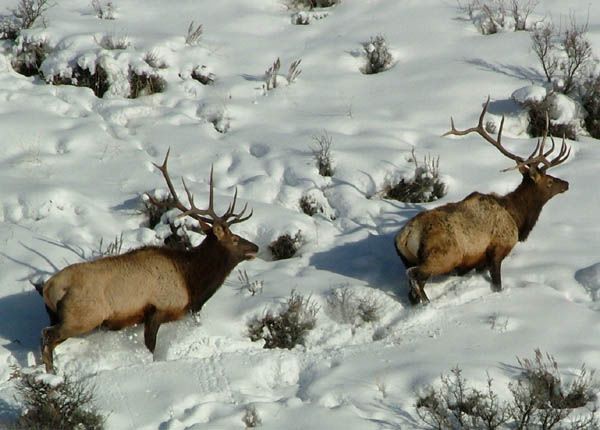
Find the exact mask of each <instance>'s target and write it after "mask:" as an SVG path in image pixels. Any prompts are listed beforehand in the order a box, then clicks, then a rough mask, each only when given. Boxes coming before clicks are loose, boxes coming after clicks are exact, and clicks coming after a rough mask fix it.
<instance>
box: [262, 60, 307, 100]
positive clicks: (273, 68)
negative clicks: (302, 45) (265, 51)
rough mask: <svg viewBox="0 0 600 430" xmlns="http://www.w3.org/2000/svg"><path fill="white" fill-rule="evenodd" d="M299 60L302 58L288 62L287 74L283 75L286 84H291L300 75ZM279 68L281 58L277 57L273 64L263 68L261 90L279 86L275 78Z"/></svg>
mask: <svg viewBox="0 0 600 430" xmlns="http://www.w3.org/2000/svg"><path fill="white" fill-rule="evenodd" d="M301 62H302V59H298V60H295V61H293V62H292V64H290V67H289V69H288V72H287V75H286V76H285V78H286V80H287V83H288V85H291V84H293V83H294V82H295V81H296V79H297V78H298V76H300V73H302V70H300V67H299V66H300V63H301ZM279 69H281V60H280V59H279V57H278V58H277V60H275V61H274V62H273V64H272V65H270V66H269V68H268V69H267V70H265V74H264V76H263V81H264V84H263V90H264V91H265V92H266V91H270V90H272V89H275V88H277V87H278V86H279V81H278V80H277V78H278V75H279Z"/></svg>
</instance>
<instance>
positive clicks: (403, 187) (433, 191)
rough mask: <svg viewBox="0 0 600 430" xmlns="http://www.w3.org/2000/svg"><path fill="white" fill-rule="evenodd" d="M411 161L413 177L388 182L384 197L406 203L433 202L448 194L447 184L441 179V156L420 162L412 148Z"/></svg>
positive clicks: (427, 158) (426, 158)
mask: <svg viewBox="0 0 600 430" xmlns="http://www.w3.org/2000/svg"><path fill="white" fill-rule="evenodd" d="M411 161H412V162H413V163H414V164H415V171H414V174H413V176H412V177H411V178H402V179H400V181H399V182H397V183H395V184H394V183H388V184H387V185H386V186H385V187H384V190H383V193H384V197H385V198H388V199H393V200H398V201H401V202H406V203H424V202H433V201H435V200H437V199H440V198H442V197H444V196H445V195H446V184H444V182H443V181H442V180H441V179H440V169H439V164H440V159H439V157H437V158H433V157H430V156H428V157H424V159H423V164H419V162H418V161H417V157H416V155H415V152H414V149H413V150H412V158H411Z"/></svg>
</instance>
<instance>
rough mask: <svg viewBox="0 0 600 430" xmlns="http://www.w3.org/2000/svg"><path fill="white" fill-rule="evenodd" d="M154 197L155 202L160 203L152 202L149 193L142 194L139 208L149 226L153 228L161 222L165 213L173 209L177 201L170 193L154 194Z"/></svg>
mask: <svg viewBox="0 0 600 430" xmlns="http://www.w3.org/2000/svg"><path fill="white" fill-rule="evenodd" d="M152 199H153V200H154V201H155V202H158V204H154V203H152V202H151V201H150V198H149V197H148V193H144V194H143V195H142V199H141V200H142V201H141V207H140V209H139V212H140V213H141V214H143V215H144V216H145V217H146V219H147V226H148V228H151V229H153V228H154V227H156V226H157V225H158V224H160V222H161V220H162V217H163V215H164V214H165V213H167V211H169V210H170V209H172V208H173V207H174V203H175V201H174V200H173V197H172V196H170V195H168V196H167V195H162V196H157V195H154V196H152Z"/></svg>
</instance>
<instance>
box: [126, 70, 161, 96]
mask: <svg viewBox="0 0 600 430" xmlns="http://www.w3.org/2000/svg"><path fill="white" fill-rule="evenodd" d="M129 87H130V92H129V98H130V99H135V98H138V97H141V96H149V95H151V94H155V93H162V92H163V91H164V90H165V88H166V87H167V81H165V80H164V79H163V78H162V77H161V76H159V75H157V74H155V73H148V72H136V71H135V70H133V68H130V69H129Z"/></svg>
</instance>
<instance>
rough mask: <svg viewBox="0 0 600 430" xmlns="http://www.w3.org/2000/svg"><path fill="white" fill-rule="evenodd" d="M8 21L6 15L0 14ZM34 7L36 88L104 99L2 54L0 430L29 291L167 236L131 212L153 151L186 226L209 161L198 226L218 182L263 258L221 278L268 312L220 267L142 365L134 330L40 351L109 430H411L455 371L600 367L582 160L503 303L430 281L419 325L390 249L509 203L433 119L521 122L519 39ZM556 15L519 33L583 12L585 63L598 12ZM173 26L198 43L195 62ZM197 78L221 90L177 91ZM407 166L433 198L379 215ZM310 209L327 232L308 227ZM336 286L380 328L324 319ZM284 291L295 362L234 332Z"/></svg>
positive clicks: (500, 180) (372, 25) (278, 7)
mask: <svg viewBox="0 0 600 430" xmlns="http://www.w3.org/2000/svg"><path fill="white" fill-rule="evenodd" d="M15 3H16V2H15V1H8V0H2V1H0V10H7V8H9V7H14V4H15ZM52 3H53V6H52V7H51V8H50V9H49V10H48V12H47V14H46V15H47V25H46V27H41V26H37V27H34V28H33V29H31V30H28V31H27V32H26V34H25V36H26V37H30V38H32V40H40V39H44V40H46V41H47V42H48V43H49V44H50V46H51V47H52V48H54V49H55V50H54V53H53V54H52V55H51V57H50V58H49V59H48V63H47V64H45V65H44V70H45V71H46V72H47V73H58V74H60V73H66V72H67V71H68V68H69V67H73V66H74V65H75V63H74V61H77V64H79V65H80V66H82V67H83V66H84V65H89V66H90V67H93V65H95V64H102V65H104V67H106V68H107V71H108V72H109V74H110V77H111V81H112V82H113V86H112V87H111V89H110V90H109V91H108V93H107V94H106V95H105V96H104V97H103V98H97V97H96V96H94V94H93V93H92V91H91V90H90V89H86V88H77V87H73V86H52V85H48V84H46V83H45V82H43V80H41V79H39V78H33V77H25V76H22V75H19V74H17V73H15V72H14V71H13V70H12V68H11V66H10V61H11V58H12V56H13V50H12V47H11V45H10V44H9V43H8V42H2V44H1V45H0V46H1V47H2V52H1V55H0V129H1V130H2V143H1V144H0V427H1V426H2V424H1V423H2V422H8V421H10V420H11V419H14V418H15V416H16V414H18V412H19V404H18V402H17V401H16V400H15V397H14V394H15V389H14V381H11V380H10V379H9V376H10V373H11V366H18V367H23V368H31V367H35V366H39V364H38V363H39V361H40V359H39V351H38V347H39V337H40V331H41V330H42V329H43V328H44V327H45V326H47V324H48V320H47V315H46V313H45V310H44V306H43V302H42V300H41V298H40V297H39V296H38V294H37V293H36V292H35V290H34V289H33V287H32V286H31V284H30V283H29V279H31V278H33V277H39V276H46V277H47V276H49V275H51V274H52V273H54V272H56V271H57V270H60V269H61V268H63V267H65V266H67V265H68V264H72V263H76V262H80V261H83V260H86V259H89V258H92V257H93V256H94V255H95V251H97V250H98V244H99V242H100V240H101V239H103V240H104V243H105V244H106V243H108V242H111V241H112V240H113V238H115V237H117V236H119V235H121V234H122V235H123V242H124V244H123V249H129V248H135V247H140V246H143V245H148V244H157V243H158V242H159V240H160V237H161V232H160V231H154V230H150V229H148V228H146V227H145V226H144V217H143V216H142V215H141V214H140V213H139V212H138V209H139V207H140V204H141V195H142V193H144V192H147V191H153V190H159V191H157V192H159V193H160V192H164V190H165V185H164V183H163V180H162V178H161V176H160V174H159V173H158V172H157V171H156V169H155V168H154V167H153V165H152V163H153V162H158V163H160V162H161V160H162V158H163V157H164V154H165V153H166V151H167V149H168V148H171V158H170V165H169V168H170V172H171V174H172V176H173V177H174V178H175V177H177V183H178V184H179V183H180V182H179V179H178V178H179V177H182V178H185V180H186V183H187V184H188V186H189V187H190V190H191V191H192V192H193V193H194V195H195V200H196V203H197V204H198V205H200V204H202V203H203V202H206V201H207V197H208V176H209V171H210V167H211V165H213V166H214V177H215V202H216V206H218V208H220V209H221V210H224V209H225V208H226V207H227V205H228V203H229V202H230V200H231V198H232V196H233V193H234V190H235V188H236V187H237V189H238V194H239V200H240V202H241V203H242V204H245V203H246V202H247V203H248V205H249V207H251V208H253V210H254V215H253V216H252V218H251V219H250V220H248V221H246V222H244V223H241V224H236V225H235V226H234V227H233V230H234V231H235V233H237V234H240V235H241V236H243V237H245V238H247V239H249V240H251V241H253V242H255V243H256V244H257V245H259V246H260V248H261V251H260V253H259V256H258V258H257V259H256V260H253V261H249V262H245V263H243V264H241V265H240V266H238V269H242V270H245V271H246V272H247V274H248V277H249V279H250V280H253V281H262V282H263V291H262V294H257V295H254V296H250V295H249V294H247V293H244V292H241V291H240V282H238V277H237V272H236V271H234V272H233V273H232V274H231V275H230V276H229V278H228V280H227V281H226V282H225V284H224V285H223V286H222V288H221V289H220V290H219V291H218V292H217V293H216V294H215V295H214V296H213V298H211V299H210V300H209V301H208V302H207V304H206V305H205V306H204V308H203V309H202V311H201V313H200V315H199V318H197V319H194V318H192V317H186V318H185V319H183V320H181V321H178V322H172V323H167V324H164V325H163V326H162V327H161V328H160V331H159V333H158V343H157V348H156V351H155V353H154V355H152V354H150V353H149V352H148V351H147V350H146V348H145V346H144V344H143V329H142V327H133V328H129V329H125V330H122V331H116V332H115V331H113V332H111V331H104V330H97V331H94V332H92V333H90V334H88V335H85V336H81V337H76V338H71V339H68V340H67V341H66V342H64V343H63V344H61V345H60V346H58V347H57V349H56V351H55V357H56V358H55V364H56V366H57V369H58V373H59V374H68V375H71V376H74V377H76V378H78V379H82V380H85V381H86V382H89V383H91V384H92V385H94V386H95V387H96V397H97V401H96V404H97V407H98V409H99V410H100V411H101V412H102V413H103V414H105V415H106V416H107V421H106V427H107V428H108V429H157V428H159V429H169V430H175V429H177V430H179V429H190V430H191V429H200V428H202V429H204V428H215V429H236V428H243V423H242V416H243V415H244V411H245V410H246V409H247V408H248V407H249V406H254V407H255V408H256V410H257V413H258V414H259V416H260V418H261V420H262V427H261V428H265V429H283V428H285V429H296V428H297V429H307V428H315V429H316V428H327V429H345V430H350V429H361V430H364V429H383V428H402V429H413V428H421V427H420V424H419V421H418V419H417V416H416V413H415V410H414V403H415V393H416V392H417V391H418V390H419V389H420V388H422V387H423V386H424V385H426V384H431V383H435V382H436V381H437V380H438V378H439V375H440V374H441V373H444V372H448V371H449V369H450V368H451V367H453V366H455V365H459V366H460V367H461V368H462V369H463V371H464V375H465V376H466V377H467V378H469V379H470V380H471V381H473V382H475V383H478V384H483V383H485V380H486V372H489V374H490V376H492V377H493V378H494V380H495V383H496V384H498V385H497V386H498V387H500V386H501V385H502V384H505V383H506V382H507V381H509V380H511V378H512V377H513V376H514V372H515V370H514V368H513V367H512V365H514V364H515V363H516V361H515V357H516V356H519V357H531V356H532V354H533V350H534V348H540V349H542V350H543V351H547V352H549V353H551V354H553V355H554V356H555V357H556V359H557V361H558V362H559V364H560V365H561V368H562V369H564V370H565V371H569V370H576V369H577V368H578V367H579V366H580V364H581V363H583V362H585V363H586V364H587V367H588V368H596V369H600V349H599V348H598V339H600V306H598V301H597V300H598V297H599V291H600V269H599V267H600V227H599V225H600V224H599V220H600V216H599V215H600V209H599V208H600V187H598V165H599V163H600V143H599V142H598V141H596V140H594V139H591V138H588V137H585V136H584V137H581V139H580V140H579V141H569V142H568V144H569V145H570V146H571V148H572V151H571V154H572V155H571V157H570V158H569V160H568V161H567V162H566V163H564V164H563V165H561V166H560V167H557V168H555V169H553V174H555V175H556V176H559V177H561V178H563V179H565V180H568V181H569V182H570V188H569V190H568V192H566V193H564V194H561V195H559V196H556V197H555V198H554V199H552V200H551V201H550V202H549V203H548V204H547V205H546V206H545V208H544V210H543V212H542V214H541V216H540V219H539V221H538V223H537V225H536V227H535V228H534V229H533V231H532V233H531V235H530V237H529V238H528V240H527V241H526V242H523V243H519V244H518V245H517V246H516V247H515V248H514V249H513V251H512V253H511V254H510V255H509V257H508V258H507V259H506V260H505V261H504V264H503V268H502V273H503V285H504V290H503V291H502V292H501V293H493V292H491V290H490V284H489V277H488V276H487V275H485V276H482V275H480V274H475V273H473V274H469V275H467V276H465V277H455V276H447V277H441V278H439V279H434V280H432V281H431V282H429V283H428V285H427V287H426V290H427V292H428V294H429V297H430V298H431V304H429V305H427V306H418V307H411V306H410V304H409V302H408V299H407V291H408V289H407V280H406V277H405V274H404V268H403V266H402V263H401V262H400V260H399V258H398V257H397V255H396V252H395V250H394V246H393V238H394V235H395V234H396V233H397V231H398V230H399V229H400V228H401V227H402V225H403V224H404V223H405V222H406V220H408V219H410V218H411V217H413V216H414V215H415V214H417V213H418V212H419V211H422V210H424V209H428V208H432V207H435V206H437V205H440V204H443V203H447V202H451V201H457V200H460V199H462V198H463V197H464V196H466V195H467V194H469V193H470V192H472V191H474V190H478V191H480V192H497V193H500V194H502V193H506V192H509V191H510V190H512V189H514V187H516V185H517V184H518V183H519V181H520V177H519V174H518V173H517V172H516V171H515V170H512V171H509V172H504V173H502V172H500V171H501V170H502V169H505V168H507V167H511V162H510V160H508V159H506V158H503V157H502V155H501V154H499V153H498V151H497V150H496V149H495V148H493V147H492V146H491V145H489V144H487V143H486V142H485V141H483V139H481V138H480V137H478V136H476V135H470V136H466V137H461V138H447V137H441V135H442V134H443V133H444V132H445V131H447V130H448V128H449V125H450V122H449V118H450V116H453V117H454V121H455V123H456V125H457V127H465V128H466V127H471V126H473V125H475V124H476V122H477V118H478V116H479V114H480V112H481V107H482V104H483V103H484V102H485V100H486V98H487V96H488V95H489V96H490V97H491V99H492V102H491V103H490V109H489V111H490V115H491V116H494V115H495V116H496V117H498V115H502V114H503V113H504V112H506V111H510V110H511V109H513V110H514V102H513V101H511V100H510V95H511V94H512V93H513V91H514V90H515V89H517V88H520V87H523V86H525V85H528V84H530V83H531V82H534V83H536V84H542V83H543V74H542V72H541V69H540V67H539V65H538V63H537V60H536V58H535V55H534V54H533V52H532V51H531V50H530V46H531V43H530V37H529V34H528V33H526V32H513V33H511V32H504V33H501V34H497V35H492V36H482V35H481V34H479V33H478V32H477V30H476V29H475V27H474V26H473V25H472V23H470V22H469V21H467V20H464V19H457V18H462V17H461V16H460V13H459V12H458V10H457V8H456V5H455V2H452V1H444V0H418V1H398V0H376V1H362V0H361V1H359V0H344V1H342V2H341V4H340V5H338V6H337V7H334V8H332V9H330V10H328V11H327V13H326V14H325V15H324V16H323V17H322V19H315V20H311V21H310V24H309V25H292V24H291V13H292V12H291V11H290V10H288V9H287V8H286V7H285V5H284V4H283V2H282V1H281V0H263V1H256V0H228V1H214V0H213V1H205V0H193V1H191V0H186V1H178V2H164V1H160V0H147V1H144V2H143V5H142V2H139V1H133V0H117V1H114V2H113V3H114V4H115V6H116V7H117V11H116V19H115V20H100V19H98V18H97V17H96V16H95V14H94V12H93V9H92V7H91V3H90V2H89V1H88V0H69V1H68V2H67V1H61V0H57V1H54V2H52ZM568 3H569V4H568V7H567V6H566V5H565V2H564V1H563V0H544V1H542V2H541V4H540V5H539V6H538V7H537V9H536V12H535V13H536V16H537V17H538V18H541V17H543V16H553V17H559V16H563V17H566V16H568V14H569V13H576V14H577V13H581V16H580V17H579V16H578V17H579V19H581V20H582V21H581V22H584V21H585V20H586V19H589V30H590V31H589V37H590V40H591V41H592V46H593V48H594V50H595V53H596V54H598V53H599V52H600V5H599V4H596V3H590V2H589V0H570V1H569V2H568ZM588 14H589V16H588ZM191 20H194V21H195V22H196V23H202V24H203V25H204V34H203V35H202V36H201V38H200V40H199V43H198V44H196V45H193V46H188V45H186V44H185V34H186V31H187V28H188V25H189V23H190V21H191ZM377 34H383V35H385V38H386V41H387V44H388V46H389V48H390V50H391V52H392V54H393V56H394V60H395V64H394V66H393V67H392V68H390V69H389V70H387V71H385V72H383V73H380V74H376V75H364V74H362V73H361V72H360V68H361V67H362V66H363V65H364V58H363V57H362V46H361V43H362V42H364V41H367V40H369V39H370V37H371V36H375V35H377ZM106 35H112V36H113V37H117V38H118V37H126V38H127V40H128V41H129V43H130V45H129V47H128V48H127V49H125V50H119V51H107V50H104V49H101V48H100V47H99V46H98V44H97V42H96V41H98V40H101V39H102V37H103V36H106ZM149 51H152V52H154V53H155V54H156V55H157V56H158V57H159V58H160V59H162V60H163V61H164V62H165V63H166V64H167V68H165V69H160V70H159V73H160V75H161V76H162V77H163V78H164V79H165V80H166V81H167V89H166V91H165V92H163V93H160V94H154V95H151V96H143V97H140V98H137V99H127V98H124V97H123V94H127V92H128V85H129V84H128V83H127V80H126V79H125V77H126V75H125V72H124V71H126V70H127V66H128V65H132V67H135V68H136V70H143V69H144V68H145V67H147V65H145V63H144V62H143V60H142V58H143V56H144V53H146V52H149ZM277 57H280V58H281V62H282V68H281V71H280V73H281V74H282V76H281V78H280V79H279V82H280V86H278V88H276V89H273V90H270V91H264V90H263V88H262V79H263V76H264V71H265V70H266V69H267V68H268V67H269V65H271V64H272V63H273V61H274V60H275V59H276V58H277ZM298 58H301V59H302V63H301V65H300V68H301V69H302V73H301V75H300V76H299V77H298V78H297V80H296V81H295V82H293V83H291V84H289V85H288V84H287V82H286V80H285V77H284V75H285V73H286V72H287V68H288V67H289V64H291V62H292V61H294V60H296V59H298ZM203 65H204V66H206V67H207V68H208V70H210V71H211V72H212V73H214V74H215V76H216V80H215V84H214V85H208V86H204V85H202V84H200V83H199V82H197V81H195V80H193V79H191V78H190V75H191V73H192V71H193V69H194V68H196V67H201V66H203ZM216 127H217V128H220V129H221V131H222V130H224V129H226V130H227V132H226V133H220V132H219V131H217V130H216ZM324 130H326V131H327V133H328V134H329V135H330V136H331V137H332V139H333V145H332V154H333V158H334V163H335V174H334V176H333V177H332V178H323V177H321V176H319V174H318V171H317V168H316V166H315V163H314V160H313V158H312V152H311V146H314V142H313V137H314V136H317V135H320V134H321V133H323V131H324ZM522 130H523V127H521V128H519V127H516V128H515V129H514V130H512V131H510V130H509V133H508V135H507V137H506V138H505V139H504V140H505V144H506V145H507V146H508V147H509V148H510V149H511V150H513V151H515V152H517V153H519V154H523V155H527V154H528V153H529V152H530V151H531V149H532V148H533V146H534V145H535V139H530V138H527V136H526V135H525V134H524V133H523V132H522ZM413 147H414V148H415V152H416V154H417V156H418V157H419V158H422V157H423V156H425V155H427V154H431V155H434V156H437V155H439V156H440V171H441V175H442V177H443V179H444V181H445V182H446V183H447V184H448V194H447V196H446V197H444V198H443V199H442V200H440V201H437V202H435V203H428V204H416V205H415V204H404V203H400V202H396V201H388V200H385V199H383V198H382V197H381V193H380V191H381V190H382V188H383V187H384V185H385V184H386V181H388V180H389V178H392V177H400V176H406V175H410V174H411V172H412V171H413V169H414V166H413V165H412V164H411V162H409V161H408V160H409V158H410V153H411V149H412V148H413ZM305 193H311V195H313V196H315V197H316V199H317V200H318V201H320V202H322V203H323V204H324V205H325V207H326V214H324V215H316V216H315V217H312V218H311V217H309V216H307V215H305V214H303V213H302V212H301V211H300V209H299V205H298V201H299V199H300V197H301V196H302V195H303V194H305ZM326 215H327V216H326ZM332 218H333V219H332ZM298 230H301V232H302V236H303V237H304V243H303V245H302V247H301V248H300V250H299V255H298V256H296V257H294V258H292V259H289V260H282V261H272V259H271V257H270V254H269V251H268V244H269V243H270V242H271V241H272V240H274V239H275V238H277V237H278V236H279V235H281V234H284V233H290V234H295V233H296V232H297V231H298ZM163 233H164V232H163ZM200 240H201V238H200ZM334 288H348V289H352V290H353V291H355V292H356V294H357V296H363V295H367V294H370V295H372V296H373V297H374V298H376V299H377V300H378V302H379V303H380V304H381V311H380V319H379V320H378V321H377V322H374V323H368V324H363V325H360V326H358V327H353V326H351V325H349V324H344V323H341V322H339V321H338V320H336V319H334V318H332V317H331V315H330V313H328V312H327V303H326V297H327V294H328V293H329V292H330V291H331V290H332V289H334ZM292 289H295V290H296V291H297V292H299V293H301V294H304V295H306V296H308V295H312V298H313V300H315V301H316V302H317V303H318V304H319V305H320V312H319V313H318V315H317V324H316V328H315V329H314V330H313V331H312V332H311V334H310V335H309V336H308V338H307V341H306V345H305V346H298V347H296V348H294V349H292V350H268V349H263V348H262V345H261V344H260V343H253V342H251V341H250V340H249V338H248V336H247V331H246V324H247V322H248V321H249V320H250V319H251V318H252V317H254V316H257V315H262V314H263V312H264V311H265V310H266V309H276V308H277V307H278V306H280V305H281V304H282V303H283V302H284V301H285V299H286V298H287V297H289V294H290V291H291V290H292Z"/></svg>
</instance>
